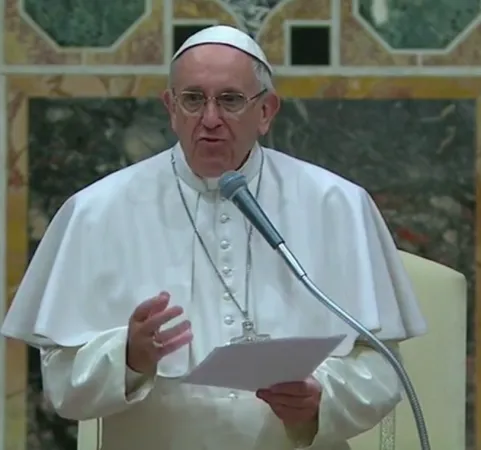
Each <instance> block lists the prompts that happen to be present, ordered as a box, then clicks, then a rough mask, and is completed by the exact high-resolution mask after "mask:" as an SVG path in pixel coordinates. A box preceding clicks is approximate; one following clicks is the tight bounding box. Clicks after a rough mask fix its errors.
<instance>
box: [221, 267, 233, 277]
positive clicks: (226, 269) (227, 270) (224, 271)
mask: <svg viewBox="0 0 481 450" xmlns="http://www.w3.org/2000/svg"><path fill="white" fill-rule="evenodd" d="M231 272H232V269H230V268H229V267H224V268H223V269H222V273H223V274H224V275H230V274H231Z"/></svg>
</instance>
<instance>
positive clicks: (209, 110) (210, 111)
mask: <svg viewBox="0 0 481 450" xmlns="http://www.w3.org/2000/svg"><path fill="white" fill-rule="evenodd" d="M221 123H222V118H221V115H220V112H219V107H218V106H217V104H216V102H215V101H212V100H211V101H208V102H207V104H206V105H205V108H204V111H203V113H202V125H204V126H205V127H206V128H216V127H218V126H219V125H220V124H221Z"/></svg>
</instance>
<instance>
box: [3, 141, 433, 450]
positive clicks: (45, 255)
mask: <svg viewBox="0 0 481 450" xmlns="http://www.w3.org/2000/svg"><path fill="white" fill-rule="evenodd" d="M171 154H173V155H174V159H175V161H176V167H177V170H178V174H179V178H180V184H181V188H182V190H183V192H184V195H185V198H186V200H187V204H188V207H189V209H190V211H191V213H192V215H193V217H194V218H195V223H196V226H197V227H198V230H199V232H200V234H201V236H202V237H203V239H204V241H205V243H206V246H207V247H208V250H209V252H210V254H211V255H212V258H213V260H214V261H215V263H216V265H217V267H218V268H219V270H220V272H221V274H222V276H223V277H224V279H225V280H226V283H227V284H228V286H229V287H230V288H231V289H232V291H233V292H234V294H235V295H236V297H237V298H238V299H239V301H240V302H241V304H242V302H243V299H244V298H245V295H244V294H245V289H246V286H245V283H244V281H245V261H246V247H247V244H246V241H247V232H246V229H247V224H246V221H245V219H244V217H243V216H242V215H241V213H240V212H239V211H238V210H237V208H236V207H235V206H234V205H233V204H232V203H230V202H228V201H224V200H222V199H221V198H220V196H219V191H218V190H217V182H216V181H215V180H208V181H205V180H201V179H199V178H197V177H196V176H195V175H194V174H193V173H192V172H191V170H190V169H189V167H188V165H187V164H186V162H185V159H184V156H183V151H182V149H181V148H180V146H179V145H176V146H175V147H174V148H172V149H169V150H167V151H165V152H162V153H160V154H158V155H156V156H153V157H151V158H150V159H147V160H145V161H142V162H140V163H137V164H135V165H133V166H130V167H128V168H125V169H123V170H120V171H118V172H116V173H114V174H112V175H110V176H107V177H106V178H104V179H102V180H100V181H98V182H96V183H95V184H93V185H91V186H89V187H87V188H86V189H84V190H82V191H80V192H79V193H77V194H76V195H74V196H73V197H71V198H70V199H69V200H67V201H66V203H65V204H64V205H63V206H62V207H61V209H60V210H59V211H58V213H57V214H56V216H55V218H54V219H53V221H52V223H51V225H50V226H49V228H48V230H47V232H46V234H45V236H44V238H43V240H42V242H41V243H40V245H39V247H38V250H37V252H36V254H35V256H34V258H33V260H32V262H31V264H30V266H29V268H28V270H27V272H26V274H25V277H24V279H23V281H22V283H21V285H20V287H19V289H18V291H17V293H16V297H15V299H14V302H13V305H12V307H11V309H10V311H9V313H8V315H7V317H6V320H5V323H4V325H3V329H2V333H3V334H4V335H5V336H9V337H13V338H17V339H21V340H23V341H25V342H27V343H28V344H30V345H33V346H35V347H37V348H40V349H41V352H42V370H43V382H44V390H45V394H46V396H47V397H48V399H49V400H50V402H51V403H52V404H53V406H54V407H55V409H56V411H57V412H58V414H60V415H61V416H63V417H66V418H70V419H74V420H86V419H91V418H102V419H103V442H102V444H103V449H105V450H132V449H134V448H139V449H140V448H142V449H143V450H154V449H155V450H158V449H162V450H187V449H199V450H200V449H202V450H203V449H205V450H225V449H227V448H228V449H231V450H283V449H286V450H287V449H293V448H296V447H302V443H300V442H293V440H294V439H293V438H292V437H291V436H290V435H289V436H288V434H287V433H286V430H285V429H284V427H283V426H282V424H281V422H280V420H279V419H277V417H276V416H275V415H274V414H273V413H272V412H271V411H270V409H269V407H268V406H267V405H266V404H264V403H263V402H262V401H260V400H258V399H257V398H256V397H255V395H254V394H252V393H248V392H230V391H228V390H225V389H219V388H205V387H199V386H190V385H185V384H182V383H180V382H179V379H178V377H179V376H182V375H184V374H186V373H188V372H189V370H190V369H191V368H192V367H193V366H194V365H195V364H197V363H199V362H200V361H202V359H203V358H205V356H206V355H207V354H208V353H209V352H210V351H211V350H212V349H213V347H215V346H219V345H223V344H225V343H227V342H228V341H229V340H230V339H231V338H233V337H236V336H238V335H240V334H241V322H242V316H241V315H240V313H239V311H238V310H237V309H236V307H235V305H234V304H233V302H232V301H230V300H229V297H228V296H227V295H225V292H224V291H223V287H222V284H221V283H220V282H219V280H218V278H216V275H215V272H214V270H213V268H212V267H211V265H210V264H209V261H208V259H207V257H206V255H205V252H204V250H203V249H202V247H201V246H200V244H199V242H198V240H197V238H196V236H195V234H194V230H193V229H192V225H191V223H190V222H189V220H188V216H187V214H186V211H185V209H184V207H183V205H182V202H181V200H180V196H179V192H178V186H177V184H176V180H175V176H174V172H173V168H172V165H171ZM262 160H264V164H263V169H262V181H261V186H260V194H259V202H260V204H261V206H262V207H263V208H264V209H265V211H266V212H267V214H268V216H269V217H270V218H271V220H272V222H273V223H274V224H275V225H276V227H277V228H278V229H279V230H280V232H281V234H282V235H283V236H284V237H285V239H286V243H287V244H288V245H289V247H290V248H291V249H292V250H293V252H294V253H295V254H296V255H297V256H298V257H299V259H300V261H301V263H302V264H303V265H304V267H305V268H306V270H307V272H308V273H309V274H310V275H311V277H312V279H313V280H314V282H315V283H316V284H317V285H318V286H319V287H320V288H321V289H322V290H323V291H324V292H325V293H326V294H327V295H329V296H331V297H332V298H333V299H335V300H336V301H337V302H338V303H339V304H340V305H341V306H342V307H344V308H345V309H346V310H347V311H349V312H350V313H351V314H352V315H353V316H355V317H356V318H357V319H358V320H359V321H361V322H362V323H363V324H364V325H365V326H367V327H368V328H369V329H370V330H372V331H374V332H375V333H376V334H377V335H378V336H379V337H380V338H382V339H383V340H385V341H386V342H391V343H393V346H394V347H396V344H395V343H396V342H399V341H401V340H404V339H407V338H410V337H413V336H417V335H419V334H422V333H423V332H424V331H425V323H424V320H423V318H422V316H421V314H420V311H419V309H418V306H417V303H416V300H415V297H414V294H413V291H412V289H411V285H410V283H409V281H408V279H407V276H406V273H405V271H404V269H403V266H402V263H401V262H400V259H399V257H398V254H397V250H396V248H395V245H394V243H393V241H392V239H391V236H390V234H389V232H388V230H387V228H386V226H385V223H384V221H383V219H382V217H381V215H380V213H379V212H378V210H377V209H376V207H375V205H374V203H373V201H372V200H371V198H370V197H369V195H368V194H367V193H366V191H365V190H363V189H362V188H360V187H359V186H357V185H355V184H353V183H351V182H349V181H347V180H345V179H343V178H341V177H339V176H337V175H335V174H333V173H330V172H329V171H326V170H324V169H322V168H319V167H317V166H314V165H311V164H308V163H306V162H303V161H300V160H297V159H295V158H292V157H290V156H287V155H285V154H282V153H280V152H277V151H275V150H272V149H267V148H262V147H260V146H257V145H256V147H255V148H254V149H253V151H252V152H251V153H250V156H249V158H248V160H247V162H246V163H245V165H244V166H243V167H242V168H241V169H240V171H241V172H242V173H243V174H244V175H245V176H246V179H247V181H248V184H249V188H250V189H251V191H252V192H255V191H256V187H257V183H258V182H259V174H260V169H261V162H262ZM252 249H253V250H252V256H253V259H252V273H251V278H250V284H249V286H248V287H247V288H248V289H249V290H250V304H249V313H250V315H251V317H252V319H253V320H254V322H255V324H256V327H257V331H258V332H259V333H269V334H270V335H271V336H272V337H286V336H328V335H334V334H339V333H346V334H347V336H348V337H347V338H346V340H345V341H344V342H343V344H342V345H341V346H340V347H338V348H337V349H336V351H335V352H334V354H333V355H332V356H331V357H329V358H328V359H327V360H326V361H325V362H324V363H323V364H322V365H321V366H320V367H319V368H318V369H317V370H316V372H315V373H314V376H315V377H316V378H317V379H318V380H319V381H320V383H321V384H322V386H323V393H322V401H321V404H320V410H319V426H318V431H317V434H316V437H315V439H314V441H313V442H312V443H310V442H309V443H307V444H306V445H309V444H311V445H310V446H308V447H307V448H312V449H319V450H321V449H322V450H334V449H335V450H340V449H346V448H348V444H347V442H346V441H347V440H348V439H349V438H351V437H353V436H355V435H357V434H359V433H361V432H363V431H365V430H367V429H369V428H371V427H373V426H374V425H376V424H377V423H378V422H379V421H380V420H381V419H382V418H383V417H384V416H385V415H386V414H387V413H388V412H389V411H391V410H392V408H393V407H394V406H395V405H396V404H397V402H398V401H399V400H400V395H401V394H400V391H401V389H400V386H399V383H398V380H397V378H396V376H395V373H394V371H393V370H392V368H391V367H390V366H389V365H388V363H386V362H385V361H384V359H383V358H382V357H381V356H379V355H378V354H376V353H375V352H373V351H370V350H367V349H366V348H365V347H363V346H358V345H357V344H356V341H358V340H359V336H357V334H356V333H355V332H353V331H352V330H350V329H349V328H348V327H347V326H346V325H345V324H344V323H342V322H341V321H340V320H339V319H337V318H336V317H335V316H334V315H333V314H331V313H330V312H328V311H327V309H326V308H324V307H322V306H321V305H320V304H319V303H318V302H317V301H316V300H315V299H314V298H313V297H311V296H310V294H308V293H307V291H306V290H305V289H304V288H303V287H302V286H301V285H300V283H299V282H298V280H296V279H295V278H294V277H293V276H292V275H291V274H290V273H289V271H288V270H287V268H286V267H285V265H284V263H283V262H282V261H281V260H280V258H279V257H278V255H277V254H276V253H275V252H274V251H273V250H272V249H271V248H270V247H269V246H268V245H267V244H266V243H265V242H264V240H263V239H262V238H261V236H260V235H259V234H258V233H257V232H254V234H253V238H252ZM161 290H167V291H169V292H170V293H171V296H172V300H171V304H172V305H173V304H176V305H181V306H182V307H183V308H184V309H185V311H186V316H187V318H189V319H190V320H191V321H192V327H193V334H194V340H193V342H192V344H191V345H190V346H186V347H184V348H183V349H181V350H178V351H177V352H175V353H173V354H171V355H169V356H168V357H165V358H164V359H162V360H161V361H160V363H159V365H158V372H157V376H156V377H155V379H149V378H142V376H139V375H137V374H133V373H131V372H130V371H129V370H128V369H127V367H126V360H125V358H126V336H127V323H128V320H129V316H130V315H131V313H132V312H133V310H134V309H135V307H136V306H137V305H138V304H139V303H140V302H142V301H143V300H145V299H147V298H149V297H152V296H154V295H156V294H158V293H159V292H160V291H161ZM242 306H244V305H242ZM252 369H253V370H255V368H254V367H253V368H252ZM299 439H301V438H299ZM301 440H302V439H301Z"/></svg>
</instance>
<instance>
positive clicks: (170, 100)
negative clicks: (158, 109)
mask: <svg viewBox="0 0 481 450" xmlns="http://www.w3.org/2000/svg"><path fill="white" fill-rule="evenodd" d="M162 100H163V102H164V105H165V107H166V108H167V111H169V113H173V112H174V95H173V94H172V91H171V90H170V89H166V90H165V91H164V92H163V93H162Z"/></svg>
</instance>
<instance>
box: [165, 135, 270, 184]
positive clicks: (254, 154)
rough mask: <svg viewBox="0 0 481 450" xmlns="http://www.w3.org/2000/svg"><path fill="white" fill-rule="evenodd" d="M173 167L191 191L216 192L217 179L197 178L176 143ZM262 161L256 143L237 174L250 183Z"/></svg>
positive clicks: (259, 149) (259, 148) (260, 152)
mask: <svg viewBox="0 0 481 450" xmlns="http://www.w3.org/2000/svg"><path fill="white" fill-rule="evenodd" d="M173 152H174V160H175V166H176V168H177V172H178V174H179V177H180V178H181V179H182V181H184V182H185V183H186V184H188V185H189V186H190V187H191V188H192V189H195V190H196V191H199V192H209V191H216V190H217V189H218V185H219V178H201V177H199V176H197V175H196V174H195V173H194V172H192V169H191V168H190V167H189V165H188V164H187V161H186V159H185V155H184V151H183V150H182V147H181V146H180V143H177V144H176V145H175V146H174V148H173ZM261 161H262V147H261V146H260V145H259V144H258V143H257V142H256V144H255V145H254V147H253V148H252V150H251V151H250V153H249V156H248V158H247V160H246V162H245V163H244V164H243V166H242V167H241V168H240V169H239V170H238V172H239V173H241V174H242V175H244V176H245V177H246V181H247V183H250V182H251V181H252V180H253V179H254V177H255V176H256V175H257V174H258V173H259V170H260V168H261Z"/></svg>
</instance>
